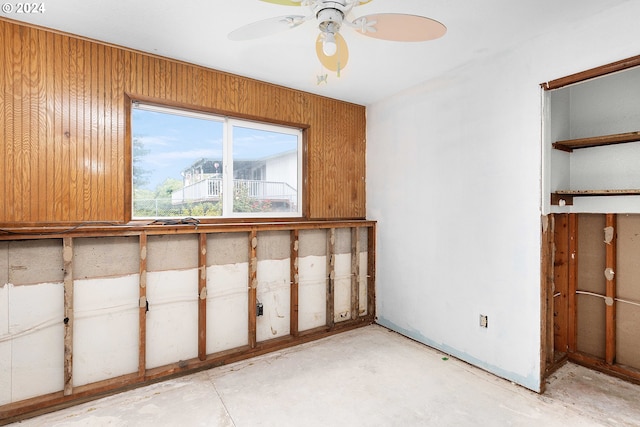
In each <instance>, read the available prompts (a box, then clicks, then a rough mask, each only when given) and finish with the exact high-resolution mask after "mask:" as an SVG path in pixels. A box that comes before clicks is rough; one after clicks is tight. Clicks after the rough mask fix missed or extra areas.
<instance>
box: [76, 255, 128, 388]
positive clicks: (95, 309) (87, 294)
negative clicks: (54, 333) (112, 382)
mask: <svg viewBox="0 0 640 427" xmlns="http://www.w3.org/2000/svg"><path fill="white" fill-rule="evenodd" d="M74 248H77V246H74ZM76 261H77V259H76ZM75 265H78V263H77V262H76V264H75ZM74 267H75V266H74ZM114 267H115V265H114ZM114 269H115V270H117V269H118V267H115V268H114ZM138 283H139V275H137V274H134V275H128V276H121V277H110V278H95V279H85V280H75V281H74V291H73V299H74V326H73V386H74V387H76V386H80V385H84V384H89V383H92V382H96V381H101V380H106V379H109V378H114V377H117V376H120V375H125V374H130V373H133V372H136V371H137V370H138V333H139V331H138V311H139V310H138Z"/></svg>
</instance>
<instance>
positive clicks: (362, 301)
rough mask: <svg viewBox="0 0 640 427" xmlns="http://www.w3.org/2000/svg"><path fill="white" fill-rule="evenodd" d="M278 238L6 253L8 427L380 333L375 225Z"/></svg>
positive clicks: (25, 244) (29, 244)
mask: <svg viewBox="0 0 640 427" xmlns="http://www.w3.org/2000/svg"><path fill="white" fill-rule="evenodd" d="M278 228H279V229H275V230H270V229H268V228H267V229H265V230H262V231H261V230H259V229H258V228H256V229H255V230H254V231H251V232H247V231H229V232H210V233H207V232H206V231H203V230H198V231H197V232H196V231H191V232H187V231H182V232H181V233H180V234H176V233H175V232H167V233H166V234H165V233H162V232H156V233H155V234H152V235H146V233H144V232H143V233H140V234H139V235H117V236H105V237H98V236H96V237H82V236H76V237H63V238H38V239H34V240H5V241H0V279H1V284H0V313H1V315H0V420H2V419H7V418H8V417H10V416H15V415H19V414H21V413H28V411H30V410H34V409H38V408H42V407H46V406H47V402H48V403H49V404H54V403H60V402H64V401H71V400H73V398H74V396H86V395H90V394H91V393H92V392H93V391H95V392H96V393H97V392H101V391H105V390H112V389H113V390H115V389H117V388H118V387H122V386H124V385H127V384H131V383H134V384H135V383H137V382H144V381H146V380H149V379H154V378H161V377H162V376H165V375H170V374H174V373H177V372H182V371H184V372H187V371H189V370H193V369H196V368H200V367H206V366H209V365H219V364H221V363H225V362H226V361H227V360H238V359H239V358H243V357H248V356H250V355H252V354H254V353H256V352H260V351H262V352H264V351H267V350H269V349H271V348H276V349H277V348H281V346H283V345H285V346H286V345H291V344H295V343H296V342H300V341H305V340H309V339H314V338H316V337H321V336H325V334H327V333H331V332H332V331H337V330H340V328H344V327H347V328H348V327H356V326H360V325H363V324H367V323H371V322H372V321H373V317H372V313H373V307H374V306H373V293H374V290H373V289H374V288H373V264H370V256H371V255H372V254H371V253H370V250H371V249H372V247H373V246H372V244H373V242H374V241H375V237H374V229H373V223H370V222H366V221H363V222H361V223H357V224H349V225H345V224H336V226H335V227H331V228H329V227H328V226H327V225H326V224H325V228H319V227H317V226H316V227H309V226H307V228H305V227H302V229H298V228H295V229H291V228H287V227H285V226H281V227H278ZM111 233H113V231H112V232H111ZM106 234H110V232H107V233H106ZM3 237H4V238H5V239H6V238H7V236H3ZM22 238H24V236H23V237H22ZM370 243H371V244H370ZM69 254H71V258H69V259H68V260H67V258H65V257H66V256H68V255H69ZM252 254H254V255H255V257H252ZM252 264H253V266H252ZM69 273H70V274H69ZM252 273H253V274H254V276H252ZM252 277H255V278H256V281H255V285H252ZM202 283H204V284H205V285H204V287H202V288H201V287H200V286H201V284H202ZM252 289H253V290H255V297H254V298H252V297H251V290H252ZM294 290H295V293H294ZM253 304H260V305H261V306H262V309H263V312H262V314H260V313H257V312H256V306H255V305H253ZM354 304H355V306H356V307H357V308H358V309H357V310H356V311H355V315H354V312H353V311H352V307H353V306H354ZM203 305H204V308H203V307H202V306H203ZM252 305H253V306H252ZM279 346H280V347H279ZM43 402H44V403H43Z"/></svg>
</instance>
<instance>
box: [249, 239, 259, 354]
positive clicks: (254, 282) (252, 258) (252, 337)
mask: <svg viewBox="0 0 640 427" xmlns="http://www.w3.org/2000/svg"><path fill="white" fill-rule="evenodd" d="M257 291H258V231H257V230H256V229H253V230H251V232H250V233H249V298H248V300H249V347H251V348H255V347H256V343H257V338H256V305H257V303H258V295H257Z"/></svg>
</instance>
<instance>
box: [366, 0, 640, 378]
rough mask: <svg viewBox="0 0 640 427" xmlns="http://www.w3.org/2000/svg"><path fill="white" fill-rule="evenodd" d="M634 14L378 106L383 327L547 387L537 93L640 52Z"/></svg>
mask: <svg viewBox="0 0 640 427" xmlns="http://www.w3.org/2000/svg"><path fill="white" fill-rule="evenodd" d="M637 16H640V3H638V2H633V1H629V2H627V3H624V4H623V5H621V6H619V7H616V8H611V9H608V10H606V11H604V12H602V13H600V14H598V15H597V16H594V17H592V18H591V19H587V20H583V21H581V22H572V23H571V25H564V26H563V28H557V29H556V30H555V31H549V32H547V33H545V34H542V35H540V36H539V37H537V38H535V39H532V40H530V41H529V42H527V43H525V44H522V45H519V46H517V48H515V47H514V49H511V50H510V51H508V52H503V53H501V54H497V55H495V56H494V57H492V58H490V59H488V60H485V61H483V62H478V63H470V64H467V65H466V66H464V67H461V68H458V69H455V70H451V71H450V72H448V73H447V74H446V75H443V76H442V77H440V78H437V79H433V80H430V81H428V82H425V83H424V84H422V85H420V86H418V87H415V88H413V89H411V90H408V91H406V92H404V93H401V94H398V95H396V96H394V97H391V98H389V99H386V100H384V101H382V102H379V103H376V104H374V105H371V106H369V108H368V112H367V169H368V172H369V173H368V174H367V177H368V178H367V203H368V207H367V216H368V217H369V218H371V219H373V220H377V221H378V225H379V227H378V230H379V232H378V242H377V246H376V247H377V248H378V249H377V253H378V257H377V259H378V264H377V268H376V272H377V291H376V292H377V301H378V307H377V315H378V321H379V323H381V324H383V325H385V326H388V327H390V328H392V329H394V330H396V331H398V332H401V333H403V334H405V335H408V336H410V337H412V338H415V339H417V340H419V341H421V342H423V343H426V344H429V345H431V346H433V347H436V348H439V349H441V350H443V351H445V352H448V353H450V354H452V355H454V356H456V357H459V358H461V359H463V360H466V361H468V362H470V363H472V364H475V365H477V366H480V367H482V368H484V369H486V370H488V371H490V372H493V373H495V374H497V375H499V376H501V377H504V378H507V379H509V380H512V381H514V382H517V383H519V384H521V385H523V386H525V387H528V388H530V389H532V390H540V388H541V384H540V324H541V317H540V316H541V315H540V214H541V213H542V212H541V203H540V201H541V190H540V187H541V151H542V150H541V148H542V147H541V140H542V131H541V127H542V126H541V121H542V109H541V90H540V87H539V84H540V83H542V82H544V81H548V80H552V79H555V78H559V77H563V76H566V75H569V74H572V73H575V72H579V71H582V70H585V69H589V68H593V67H595V66H599V65H603V64H606V63H609V62H613V61H616V60H620V59H623V58H626V57H630V56H633V55H637V54H638V47H637V40H638V39H640V27H639V26H638V25H637V24H636V20H637ZM594 28H597V29H598V31H594V30H593V29H594ZM451 30H453V29H450V31H451ZM602 34H606V35H607V36H606V37H602ZM450 35H451V33H450V34H448V36H450ZM425 54H428V49H425ZM380 170H384V171H386V172H385V173H384V174H382V173H376V171H380ZM480 314H485V315H487V316H488V320H489V323H488V324H489V326H488V328H486V329H485V328H481V327H480V326H479V315H480Z"/></svg>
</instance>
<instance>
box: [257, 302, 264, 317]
mask: <svg viewBox="0 0 640 427" xmlns="http://www.w3.org/2000/svg"><path fill="white" fill-rule="evenodd" d="M263 314H264V306H263V305H262V303H261V302H259V303H257V304H256V317H258V316H262V315H263Z"/></svg>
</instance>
